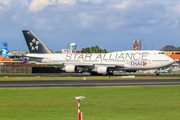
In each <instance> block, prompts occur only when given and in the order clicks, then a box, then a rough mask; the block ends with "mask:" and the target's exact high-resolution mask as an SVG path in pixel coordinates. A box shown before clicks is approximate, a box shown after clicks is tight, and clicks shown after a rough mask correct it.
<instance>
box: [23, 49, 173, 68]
mask: <svg viewBox="0 0 180 120" xmlns="http://www.w3.org/2000/svg"><path fill="white" fill-rule="evenodd" d="M26 56H27V57H30V58H31V57H32V58H34V60H36V61H38V62H41V63H45V64H46V63H49V64H51V63H52V64H75V65H79V64H84V65H85V66H86V65H89V64H93V65H95V66H96V65H100V66H107V65H109V67H111V65H112V66H113V65H115V66H114V67H111V69H114V70H116V69H118V70H145V69H154V68H161V67H164V66H169V65H171V64H172V63H173V62H174V60H173V59H172V58H170V57H168V56H167V55H165V54H163V52H161V51H155V50H154V51H149V50H146V51H143V50H142V51H119V52H111V53H72V54H58V53H53V54H27V55H26ZM118 66H120V67H118Z"/></svg>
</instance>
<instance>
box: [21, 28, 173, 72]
mask: <svg viewBox="0 0 180 120" xmlns="http://www.w3.org/2000/svg"><path fill="white" fill-rule="evenodd" d="M23 34H24V37H25V39H26V43H27V46H28V48H29V51H30V53H27V54H25V56H26V57H29V58H30V59H31V60H33V61H37V62H38V63H37V64H52V65H64V68H62V70H64V71H65V72H78V71H79V70H80V69H84V70H88V71H89V72H90V73H91V75H97V74H103V75H104V74H106V75H112V74H113V71H119V70H124V71H132V72H133V71H136V70H148V69H158V68H162V67H165V66H169V65H171V64H172V63H173V62H174V60H173V59H172V58H170V57H169V56H167V55H165V54H164V53H163V52H161V51H157V50H140V51H137V50H136V51H119V52H111V53H71V54H70V53H69V54H68V53H67V54H59V53H52V52H51V51H50V49H49V48H48V47H47V46H46V45H44V44H43V42H42V41H41V40H40V39H38V38H37V37H36V36H35V35H34V34H33V33H32V32H31V31H30V30H23Z"/></svg>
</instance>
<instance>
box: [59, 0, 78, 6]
mask: <svg viewBox="0 0 180 120" xmlns="http://www.w3.org/2000/svg"><path fill="white" fill-rule="evenodd" d="M58 2H59V3H60V4H71V5H74V4H75V3H76V0H58Z"/></svg>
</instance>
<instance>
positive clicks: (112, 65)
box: [36, 62, 124, 68]
mask: <svg viewBox="0 0 180 120" xmlns="http://www.w3.org/2000/svg"><path fill="white" fill-rule="evenodd" d="M36 64H47V65H62V64H64V65H77V66H78V67H93V66H107V67H111V68H115V67H116V68H123V67H124V65H123V64H122V65H115V64H93V63H71V62H68V63H65V62H46V63H45V62H44V63H43V62H41V63H36Z"/></svg>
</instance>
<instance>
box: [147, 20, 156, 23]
mask: <svg viewBox="0 0 180 120" xmlns="http://www.w3.org/2000/svg"><path fill="white" fill-rule="evenodd" d="M147 23H150V24H155V23H157V21H156V20H148V21H147Z"/></svg>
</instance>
